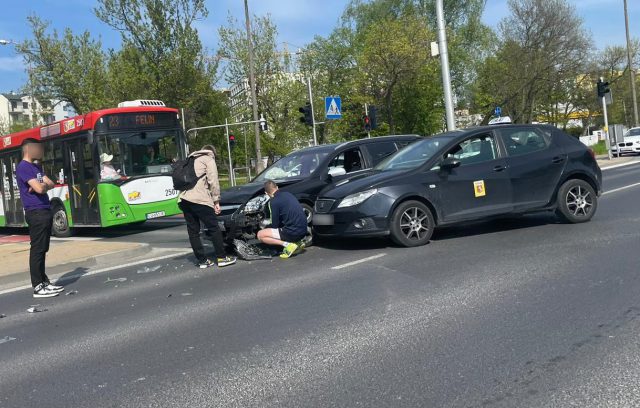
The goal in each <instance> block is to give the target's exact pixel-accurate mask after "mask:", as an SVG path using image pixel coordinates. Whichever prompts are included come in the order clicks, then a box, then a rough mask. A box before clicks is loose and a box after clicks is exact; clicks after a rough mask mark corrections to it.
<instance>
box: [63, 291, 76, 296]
mask: <svg viewBox="0 0 640 408" xmlns="http://www.w3.org/2000/svg"><path fill="white" fill-rule="evenodd" d="M77 294H78V291H77V290H70V291H69V292H67V293H66V294H65V296H71V295H77Z"/></svg>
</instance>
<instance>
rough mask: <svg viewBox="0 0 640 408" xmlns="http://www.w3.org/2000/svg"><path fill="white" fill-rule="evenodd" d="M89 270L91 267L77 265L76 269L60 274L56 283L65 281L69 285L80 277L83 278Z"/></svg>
mask: <svg viewBox="0 0 640 408" xmlns="http://www.w3.org/2000/svg"><path fill="white" fill-rule="evenodd" d="M87 272H89V268H84V267H77V268H76V269H74V270H72V271H70V272H67V273H65V274H64V275H62V276H60V277H59V278H58V279H57V280H56V283H64V284H65V285H69V284H71V283H75V282H77V281H78V280H79V279H80V278H82V277H83V276H84V275H86V274H87Z"/></svg>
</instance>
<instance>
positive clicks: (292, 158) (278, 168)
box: [254, 150, 328, 181]
mask: <svg viewBox="0 0 640 408" xmlns="http://www.w3.org/2000/svg"><path fill="white" fill-rule="evenodd" d="M327 154H328V151H313V150H312V151H304V150H302V151H298V152H294V153H291V154H289V155H287V156H285V157H283V158H282V159H280V160H278V161H277V162H275V163H273V164H272V165H271V166H269V167H268V168H267V169H266V170H265V171H263V172H262V173H260V174H259V175H258V176H257V177H256V178H255V179H254V181H265V180H269V179H271V180H285V179H288V178H297V177H306V176H308V175H309V174H311V173H312V172H313V171H314V170H315V169H316V167H318V165H319V164H320V162H321V161H322V160H323V159H324V158H325V157H326V156H327Z"/></svg>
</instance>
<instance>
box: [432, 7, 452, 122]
mask: <svg viewBox="0 0 640 408" xmlns="http://www.w3.org/2000/svg"><path fill="white" fill-rule="evenodd" d="M442 3H443V0H436V18H437V20H438V48H439V51H440V64H441V65H442V87H443V88H444V108H445V112H446V114H447V130H449V131H451V130H455V129H456V120H455V116H454V113H453V94H452V92H451V74H450V73H449V52H448V51H447V31H446V27H445V23H444V6H443V4H442Z"/></svg>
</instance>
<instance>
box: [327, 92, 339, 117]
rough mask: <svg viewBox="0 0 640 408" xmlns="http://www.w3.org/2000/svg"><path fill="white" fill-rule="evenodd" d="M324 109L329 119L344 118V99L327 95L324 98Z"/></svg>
mask: <svg viewBox="0 0 640 408" xmlns="http://www.w3.org/2000/svg"><path fill="white" fill-rule="evenodd" d="M324 111H325V116H326V118H327V119H340V118H342V100H341V99H340V97H339V96H327V97H326V98H324Z"/></svg>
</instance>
